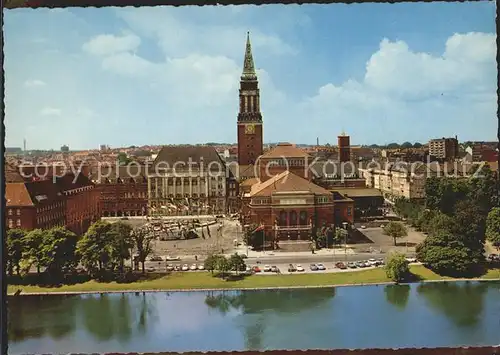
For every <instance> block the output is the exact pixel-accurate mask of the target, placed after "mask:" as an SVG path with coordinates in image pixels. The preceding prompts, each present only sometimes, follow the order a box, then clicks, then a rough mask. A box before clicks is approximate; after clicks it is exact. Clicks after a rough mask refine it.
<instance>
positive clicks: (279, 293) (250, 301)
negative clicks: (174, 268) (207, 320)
mask: <svg viewBox="0 0 500 355" xmlns="http://www.w3.org/2000/svg"><path fill="white" fill-rule="evenodd" d="M334 296H335V289H334V288H331V289H330V288H320V289H295V290H274V291H266V290H262V291H251V292H223V293H210V294H208V295H207V297H206V298H205V304H206V305H207V306H208V307H210V308H212V309H216V310H217V311H219V312H220V313H221V314H222V315H226V314H228V313H229V312H230V311H231V310H238V311H240V312H241V313H242V314H244V315H247V316H252V317H250V318H249V317H245V318H244V319H243V328H244V339H245V348H246V349H249V350H260V349H263V348H264V346H263V336H264V335H265V334H266V327H267V323H268V322H267V319H268V317H270V316H272V315H273V314H278V315H281V316H284V315H286V314H299V313H301V312H303V311H305V310H308V309H312V308H315V307H323V306H324V304H325V303H326V302H327V301H329V300H331V299H333V297H334Z"/></svg>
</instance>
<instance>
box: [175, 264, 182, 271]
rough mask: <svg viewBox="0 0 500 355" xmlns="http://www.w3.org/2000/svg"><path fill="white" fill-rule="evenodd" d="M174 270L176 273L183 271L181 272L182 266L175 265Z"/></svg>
mask: <svg viewBox="0 0 500 355" xmlns="http://www.w3.org/2000/svg"><path fill="white" fill-rule="evenodd" d="M174 270H175V271H181V270H182V268H181V266H180V265H175V266H174Z"/></svg>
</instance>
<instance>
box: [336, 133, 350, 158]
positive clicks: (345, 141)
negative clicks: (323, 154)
mask: <svg viewBox="0 0 500 355" xmlns="http://www.w3.org/2000/svg"><path fill="white" fill-rule="evenodd" d="M338 145H339V150H338V152H339V161H340V162H341V163H344V162H347V161H350V160H351V142H350V138H349V136H346V135H345V134H342V135H340V136H338Z"/></svg>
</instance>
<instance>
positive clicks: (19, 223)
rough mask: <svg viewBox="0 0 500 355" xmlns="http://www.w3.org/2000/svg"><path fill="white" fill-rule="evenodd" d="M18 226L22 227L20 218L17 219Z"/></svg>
mask: <svg viewBox="0 0 500 355" xmlns="http://www.w3.org/2000/svg"><path fill="white" fill-rule="evenodd" d="M16 226H17V227H21V220H20V219H19V218H18V219H17V221H16Z"/></svg>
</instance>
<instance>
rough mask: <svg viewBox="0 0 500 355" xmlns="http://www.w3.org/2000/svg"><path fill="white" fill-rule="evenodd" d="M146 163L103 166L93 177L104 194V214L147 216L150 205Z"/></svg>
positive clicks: (97, 188) (107, 215)
mask: <svg viewBox="0 0 500 355" xmlns="http://www.w3.org/2000/svg"><path fill="white" fill-rule="evenodd" d="M146 176H147V167H146V166H145V165H133V164H130V165H128V166H107V167H106V166H102V167H100V171H95V172H94V173H93V175H92V180H93V182H94V183H95V184H96V190H97V191H98V192H99V194H100V206H99V209H100V211H101V215H102V216H103V217H125V216H146V215H147V208H148V183H147V177H146Z"/></svg>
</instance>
